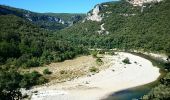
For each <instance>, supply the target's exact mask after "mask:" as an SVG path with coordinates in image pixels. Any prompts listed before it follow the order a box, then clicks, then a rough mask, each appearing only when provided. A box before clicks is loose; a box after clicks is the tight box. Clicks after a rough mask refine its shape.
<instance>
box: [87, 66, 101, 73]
mask: <svg viewBox="0 0 170 100" xmlns="http://www.w3.org/2000/svg"><path fill="white" fill-rule="evenodd" d="M89 71H90V72H92V73H97V72H99V69H98V68H96V67H94V66H93V67H91V68H90V69H89Z"/></svg>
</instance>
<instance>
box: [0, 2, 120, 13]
mask: <svg viewBox="0 0 170 100" xmlns="http://www.w3.org/2000/svg"><path fill="white" fill-rule="evenodd" d="M108 1H118V0H0V4H1V5H7V6H12V7H16V8H22V9H26V10H31V11H34V12H39V13H44V12H53V13H87V12H88V11H89V10H91V9H92V8H93V7H94V6H95V5H96V4H99V3H102V2H108Z"/></svg>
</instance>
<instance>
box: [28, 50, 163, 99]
mask: <svg viewBox="0 0 170 100" xmlns="http://www.w3.org/2000/svg"><path fill="white" fill-rule="evenodd" d="M126 57H128V58H129V60H130V62H131V64H124V63H123V62H122V60H123V59H125V58H126ZM91 59H92V58H91ZM105 59H108V60H107V61H108V62H107V63H108V64H104V65H102V66H106V65H107V67H104V68H103V69H102V70H101V71H100V72H99V73H95V74H88V75H84V76H82V77H80V78H75V79H74V80H69V81H66V82H62V83H56V84H51V85H47V86H40V87H35V88H33V89H31V90H30V91H38V92H37V93H34V94H33V95H32V97H31V100H99V99H104V98H106V97H107V96H108V95H110V94H112V93H114V92H116V91H119V90H123V89H127V88H131V87H136V86H140V85H144V84H147V83H150V82H153V81H155V80H156V79H157V78H158V77H159V76H160V73H159V68H157V67H154V66H153V65H152V63H151V62H150V61H148V60H147V59H144V58H142V57H139V56H136V55H132V54H130V53H124V52H118V53H117V54H116V55H113V56H111V55H105ZM87 63H88V61H87ZM101 68H102V67H101Z"/></svg>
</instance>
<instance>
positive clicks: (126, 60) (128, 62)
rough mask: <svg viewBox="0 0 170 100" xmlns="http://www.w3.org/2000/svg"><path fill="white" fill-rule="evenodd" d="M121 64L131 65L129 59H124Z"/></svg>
mask: <svg viewBox="0 0 170 100" xmlns="http://www.w3.org/2000/svg"><path fill="white" fill-rule="evenodd" d="M122 62H123V63H125V64H131V62H130V60H129V58H125V59H124V60H122Z"/></svg>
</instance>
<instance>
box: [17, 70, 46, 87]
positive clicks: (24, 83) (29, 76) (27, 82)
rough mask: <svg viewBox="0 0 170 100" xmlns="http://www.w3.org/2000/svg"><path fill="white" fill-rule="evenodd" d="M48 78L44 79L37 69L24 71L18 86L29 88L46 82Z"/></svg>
mask: <svg viewBox="0 0 170 100" xmlns="http://www.w3.org/2000/svg"><path fill="white" fill-rule="evenodd" d="M47 81H48V80H47V79H45V78H44V77H43V76H42V75H41V74H40V73H38V72H37V71H33V72H32V73H25V74H24V75H23V78H22V80H21V82H20V86H21V87H22V88H30V87H32V86H34V85H41V84H44V83H46V82H47Z"/></svg>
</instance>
